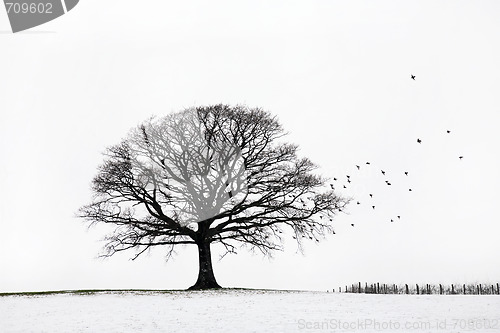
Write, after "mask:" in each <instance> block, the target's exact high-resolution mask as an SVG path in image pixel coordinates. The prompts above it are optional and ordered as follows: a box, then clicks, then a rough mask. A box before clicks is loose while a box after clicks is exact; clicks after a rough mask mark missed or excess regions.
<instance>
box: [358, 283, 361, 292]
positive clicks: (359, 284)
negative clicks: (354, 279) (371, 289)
mask: <svg viewBox="0 0 500 333" xmlns="http://www.w3.org/2000/svg"><path fill="white" fill-rule="evenodd" d="M358 288H359V290H358V293H361V282H358Z"/></svg>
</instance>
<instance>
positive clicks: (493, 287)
mask: <svg viewBox="0 0 500 333" xmlns="http://www.w3.org/2000/svg"><path fill="white" fill-rule="evenodd" d="M333 292H335V289H333ZM341 292H342V287H339V293H341ZM344 293H360V294H361V293H364V294H408V295H436V294H439V295H500V283H496V284H484V283H480V284H462V285H458V284H451V285H443V284H437V285H433V284H428V283H427V284H404V285H396V284H394V283H393V284H385V283H380V282H376V283H371V284H368V282H365V284H364V286H363V285H362V283H361V282H358V283H353V284H351V285H350V286H347V285H346V286H345V288H344Z"/></svg>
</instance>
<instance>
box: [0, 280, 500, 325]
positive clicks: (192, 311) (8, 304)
mask: <svg viewBox="0 0 500 333" xmlns="http://www.w3.org/2000/svg"><path fill="white" fill-rule="evenodd" d="M0 332H190V333H193V332H231V333H233V332H287V333H288V332H440V333H441V332H445V333H446V332H500V296H498V295H497V296H495V295H491V296H489V295H488V296H475V295H467V296H463V295H456V296H449V295H446V296H439V295H429V296H415V295H409V296H408V295H364V294H359V295H358V294H339V293H326V292H325V293H323V292H289V291H262V290H220V291H199V292H186V291H172V292H165V293H162V292H102V293H95V294H83V295H78V294H53V295H37V296H3V297H0Z"/></svg>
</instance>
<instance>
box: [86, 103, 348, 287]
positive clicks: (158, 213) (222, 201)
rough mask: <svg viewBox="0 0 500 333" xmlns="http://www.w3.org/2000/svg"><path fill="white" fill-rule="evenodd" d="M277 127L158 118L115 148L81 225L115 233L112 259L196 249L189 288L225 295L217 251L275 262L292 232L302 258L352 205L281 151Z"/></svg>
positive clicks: (202, 115)
mask: <svg viewBox="0 0 500 333" xmlns="http://www.w3.org/2000/svg"><path fill="white" fill-rule="evenodd" d="M284 136H285V133H284V131H283V128H282V126H281V125H280V123H279V122H278V121H277V119H276V118H275V117H273V116H271V115H270V114H269V113H268V112H265V111H263V110H261V109H259V108H254V109H251V108H247V107H245V106H236V107H230V106H227V105H214V106H208V107H199V108H192V109H187V110H184V111H182V112H179V113H174V114H171V115H168V116H165V117H163V118H159V119H156V118H151V119H149V120H148V121H146V122H144V123H143V124H141V125H139V126H138V127H137V128H135V129H133V130H132V131H131V132H130V134H129V135H128V137H127V138H126V139H124V140H123V141H122V142H121V143H120V144H118V145H115V146H112V147H109V148H108V149H107V151H106V153H105V161H104V163H103V164H102V165H101V166H100V167H99V169H98V173H97V176H96V177H95V178H94V179H93V182H92V190H93V193H94V197H93V200H92V202H91V203H90V204H88V205H85V206H83V207H81V208H80V210H79V214H78V215H79V216H80V217H82V218H84V219H86V220H87V221H88V222H90V223H91V224H95V223H106V224H111V225H114V226H115V228H114V232H112V233H111V234H109V235H107V236H106V238H105V239H106V245H105V248H104V250H105V251H104V254H103V255H104V256H111V255H113V254H114V253H116V252H119V251H124V250H128V249H135V251H136V252H135V256H134V257H133V259H135V258H137V257H138V256H139V255H141V254H142V253H144V252H145V251H146V250H148V249H150V248H151V247H153V246H159V245H162V246H165V247H166V248H167V258H169V257H170V256H171V255H172V253H173V251H174V248H175V247H176V245H180V244H193V245H196V246H197V247H198V254H199V274H198V279H197V281H196V283H195V284H194V285H193V286H192V287H191V289H207V288H220V286H219V284H218V283H217V281H216V279H215V275H214V273H213V268H212V258H211V252H210V250H211V248H210V246H211V244H212V243H220V244H222V245H223V248H224V249H225V252H224V255H225V254H227V253H235V250H236V248H237V246H248V247H249V248H250V250H259V251H261V252H262V253H263V254H264V255H271V253H272V252H273V251H274V250H281V249H282V247H283V245H282V244H283V242H282V241H283V236H284V235H285V234H286V232H285V229H286V228H288V229H289V230H290V231H289V232H291V233H292V237H293V238H294V239H296V241H297V244H298V246H299V249H302V241H303V240H305V239H311V240H316V241H319V240H320V239H321V238H323V237H324V235H325V234H327V233H332V232H333V228H332V219H333V217H334V215H335V214H336V213H337V212H339V211H340V210H341V209H342V208H343V207H344V206H345V205H346V204H347V203H348V200H347V199H345V198H342V197H339V196H337V195H336V194H335V193H334V192H333V191H332V190H330V189H328V188H326V186H325V181H326V179H324V178H322V177H320V176H318V175H315V174H314V173H313V171H314V170H315V169H316V166H315V165H314V164H313V163H312V162H311V161H310V160H309V159H307V158H299V157H298V156H297V149H298V147H297V146H296V145H293V144H288V143H285V142H282V139H283V137H284Z"/></svg>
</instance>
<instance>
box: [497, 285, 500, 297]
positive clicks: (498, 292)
mask: <svg viewBox="0 0 500 333" xmlns="http://www.w3.org/2000/svg"><path fill="white" fill-rule="evenodd" d="M498 286H499V285H498V283H497V295H500V288H499V287H498Z"/></svg>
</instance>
